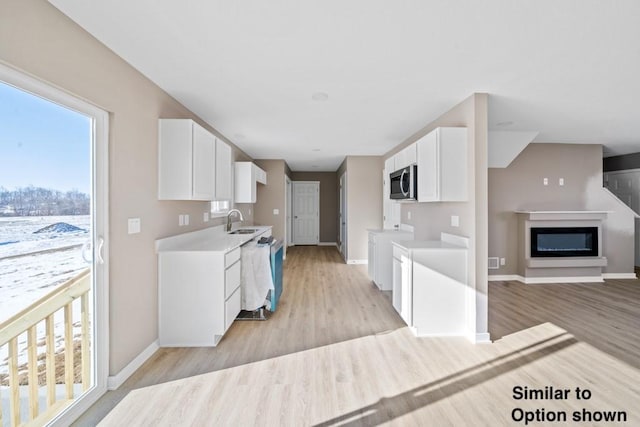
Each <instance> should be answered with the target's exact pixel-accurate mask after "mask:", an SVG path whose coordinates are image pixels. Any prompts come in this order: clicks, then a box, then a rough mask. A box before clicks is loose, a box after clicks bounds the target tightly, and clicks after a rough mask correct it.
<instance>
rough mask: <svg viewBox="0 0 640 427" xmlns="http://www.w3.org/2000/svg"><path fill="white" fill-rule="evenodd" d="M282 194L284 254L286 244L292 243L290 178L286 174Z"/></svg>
mask: <svg viewBox="0 0 640 427" xmlns="http://www.w3.org/2000/svg"><path fill="white" fill-rule="evenodd" d="M284 196H285V199H286V200H285V210H286V212H285V220H286V221H287V227H286V231H285V234H286V235H285V239H284V240H285V252H284V253H285V255H286V253H287V251H286V249H287V248H286V247H287V246H291V245H292V244H293V242H292V238H291V237H292V232H291V205H292V203H291V197H292V194H291V180H290V179H289V177H288V176H285V192H284Z"/></svg>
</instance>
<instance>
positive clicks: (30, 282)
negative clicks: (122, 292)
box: [0, 215, 91, 373]
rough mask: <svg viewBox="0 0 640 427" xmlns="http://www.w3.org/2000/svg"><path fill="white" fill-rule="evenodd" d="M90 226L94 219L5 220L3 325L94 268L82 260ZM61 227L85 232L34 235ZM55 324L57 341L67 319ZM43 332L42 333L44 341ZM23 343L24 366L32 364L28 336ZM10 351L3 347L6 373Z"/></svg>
mask: <svg viewBox="0 0 640 427" xmlns="http://www.w3.org/2000/svg"><path fill="white" fill-rule="evenodd" d="M90 221H91V217H90V216H89V215H78V216H57V217H0V323H2V322H4V321H5V320H7V319H8V318H10V317H11V316H13V315H14V314H15V313H17V312H19V311H21V310H23V309H24V308H26V307H27V306H29V305H30V304H32V303H33V302H35V301H37V300H39V299H40V298H42V297H43V296H45V295H46V294H48V293H49V292H51V291H53V290H54V289H55V288H56V287H57V286H59V285H61V284H63V283H65V282H66V281H68V280H69V279H71V278H73V277H74V276H76V275H77V274H78V273H79V272H80V271H82V270H84V269H85V268H87V267H89V264H87V263H86V262H85V261H84V260H83V259H82V247H81V245H82V244H84V243H85V242H87V241H89V240H90V238H91V234H90V233H89V230H90V225H91V224H90ZM59 222H63V223H67V224H70V225H74V226H76V227H79V228H80V229H81V231H74V232H51V233H38V234H34V232H35V231H38V230H40V229H41V228H43V227H47V226H49V225H52V224H55V223H59ZM78 306H79V304H74V310H73V311H74V323H76V319H78V318H79V317H78V316H79V310H78V308H79V307H78ZM76 307H78V308H76ZM54 323H55V330H56V335H57V337H62V336H63V334H64V324H63V317H62V316H61V315H56V316H55V322H54ZM43 327H44V325H41V326H40V327H39V328H38V329H39V333H38V337H39V338H40V337H41V336H42V335H41V333H40V329H42V330H44V329H43ZM75 333H76V332H75V331H74V334H75ZM18 341H19V352H20V358H19V359H20V363H23V362H25V361H26V352H25V351H24V350H25V346H26V336H25V334H23V335H21V336H20V338H19V340H18ZM56 341H60V339H59V338H56ZM7 351H8V350H7V346H6V345H5V346H2V347H0V373H6V372H7V361H6V358H7Z"/></svg>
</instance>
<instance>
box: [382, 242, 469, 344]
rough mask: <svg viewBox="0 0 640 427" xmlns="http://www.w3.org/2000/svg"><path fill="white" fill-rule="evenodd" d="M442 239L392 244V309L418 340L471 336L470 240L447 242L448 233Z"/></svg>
mask: <svg viewBox="0 0 640 427" xmlns="http://www.w3.org/2000/svg"><path fill="white" fill-rule="evenodd" d="M443 238H444V239H445V240H442V241H424V242H420V241H411V242H402V243H401V244H400V243H394V244H393V297H392V301H393V307H394V308H395V309H396V311H397V312H398V313H399V314H400V317H402V320H404V321H405V322H406V324H407V325H409V326H410V327H411V330H412V331H413V332H414V334H415V335H417V336H464V335H468V332H469V331H467V317H468V316H470V315H472V314H473V313H470V312H468V311H467V304H466V301H467V297H468V293H469V292H471V291H470V289H469V288H468V285H467V283H468V280H467V251H468V249H467V246H464V245H465V244H467V245H468V240H467V239H466V238H458V236H453V239H452V240H450V241H447V240H446V239H447V235H446V233H443ZM451 242H453V243H451ZM402 245H405V246H402Z"/></svg>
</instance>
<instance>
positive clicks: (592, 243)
mask: <svg viewBox="0 0 640 427" xmlns="http://www.w3.org/2000/svg"><path fill="white" fill-rule="evenodd" d="M575 256H594V257H597V256H598V227H531V257H532V258H537V257H575Z"/></svg>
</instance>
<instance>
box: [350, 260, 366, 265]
mask: <svg viewBox="0 0 640 427" xmlns="http://www.w3.org/2000/svg"><path fill="white" fill-rule="evenodd" d="M347 264H369V260H368V259H348V260H347Z"/></svg>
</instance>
